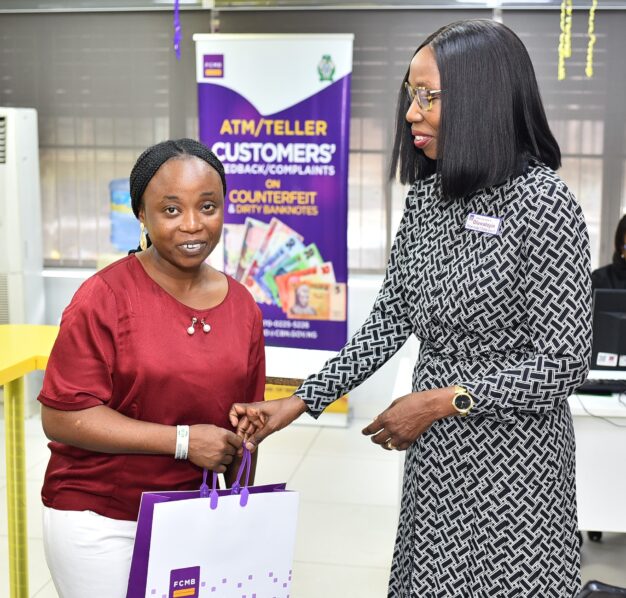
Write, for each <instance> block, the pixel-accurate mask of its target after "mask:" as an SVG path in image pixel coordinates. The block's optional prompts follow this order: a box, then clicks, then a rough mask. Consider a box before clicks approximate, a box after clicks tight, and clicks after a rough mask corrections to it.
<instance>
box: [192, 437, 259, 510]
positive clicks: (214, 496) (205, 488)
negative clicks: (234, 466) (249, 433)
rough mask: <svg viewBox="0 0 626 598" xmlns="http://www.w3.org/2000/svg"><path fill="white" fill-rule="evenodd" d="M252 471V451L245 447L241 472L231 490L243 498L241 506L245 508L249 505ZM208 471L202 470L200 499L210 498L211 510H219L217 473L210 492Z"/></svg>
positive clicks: (240, 466) (231, 492) (240, 502)
mask: <svg viewBox="0 0 626 598" xmlns="http://www.w3.org/2000/svg"><path fill="white" fill-rule="evenodd" d="M251 469H252V455H251V454H250V451H249V450H248V449H247V448H245V447H244V449H243V457H242V459H241V463H240V464H239V470H238V471H237V477H236V478H235V482H234V484H233V485H232V488H231V489H230V494H231V495H234V494H239V496H240V497H241V498H240V499H239V504H240V505H241V506H242V507H245V506H246V505H247V504H248V496H249V494H250V493H249V491H248V486H249V484H250V470H251ZM244 470H245V472H246V478H245V482H244V485H243V487H242V486H241V478H242V476H243V472H244ZM208 473H209V472H208V470H207V469H206V468H205V469H203V470H202V485H201V486H200V497H201V498H210V499H211V502H210V505H211V509H217V501H218V498H219V494H218V491H217V473H215V472H213V483H212V488H211V490H210V491H209V485H208V484H207V476H208Z"/></svg>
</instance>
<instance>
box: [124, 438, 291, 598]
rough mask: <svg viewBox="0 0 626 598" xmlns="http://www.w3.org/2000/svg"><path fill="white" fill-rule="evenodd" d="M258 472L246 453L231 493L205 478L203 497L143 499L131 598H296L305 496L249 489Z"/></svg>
mask: <svg viewBox="0 0 626 598" xmlns="http://www.w3.org/2000/svg"><path fill="white" fill-rule="evenodd" d="M250 466H251V456H250V453H249V452H248V451H247V450H244V456H243V459H242V462H241V466H240V468H239V472H238V474H237V478H236V482H235V483H234V484H233V487H232V488H228V489H225V490H218V489H217V474H215V473H214V474H213V484H212V488H211V489H209V487H208V485H207V483H206V480H207V471H206V470H205V471H204V475H203V482H202V485H201V487H200V489H199V490H194V491H172V492H144V493H143V495H142V497H141V504H140V507H139V517H138V520H137V532H136V536H135V545H134V549H133V558H132V562H131V569H130V576H129V582H128V591H127V594H126V598H145V597H149V598H200V597H206V598H231V597H232V598H235V597H236V598H242V597H243V596H245V597H246V598H262V597H263V596H275V597H276V598H287V597H288V596H289V592H290V586H291V565H292V562H293V552H294V544H295V531H296V523H297V510H298V494H297V493H296V492H291V491H288V490H286V485H285V484H284V483H282V484H270V485H266V486H249V484H248V481H249V476H250ZM244 471H245V474H246V475H245V480H244V482H243V485H242V483H241V481H242V477H243V473H244Z"/></svg>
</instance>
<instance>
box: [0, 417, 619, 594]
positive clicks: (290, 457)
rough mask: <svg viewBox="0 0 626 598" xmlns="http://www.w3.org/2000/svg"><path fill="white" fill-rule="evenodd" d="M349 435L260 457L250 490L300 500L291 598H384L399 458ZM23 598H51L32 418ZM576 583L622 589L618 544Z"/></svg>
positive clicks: (4, 563)
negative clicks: (281, 485) (266, 487)
mask: <svg viewBox="0 0 626 598" xmlns="http://www.w3.org/2000/svg"><path fill="white" fill-rule="evenodd" d="M366 423H367V422H363V421H356V422H353V423H352V424H351V425H350V427H349V428H347V429H338V428H316V427H308V426H293V427H291V428H288V429H286V430H284V431H282V432H280V433H279V434H276V435H274V436H273V437H271V438H269V439H267V440H266V441H265V442H264V443H263V446H262V448H261V451H262V452H261V454H260V459H259V468H258V473H257V481H258V482H259V483H264V482H277V481H285V480H286V481H287V482H288V485H289V487H291V488H293V489H296V490H298V491H299V492H300V495H301V504H300V519H299V525H298V540H297V546H296V554H295V564H294V583H293V593H292V596H294V597H295V598H379V597H381V598H382V597H383V596H386V585H387V576H388V569H389V565H390V558H391V552H392V548H393V541H394V532H395V524H396V518H397V513H398V495H399V487H400V471H399V454H398V453H396V452H393V453H390V452H386V451H383V450H381V449H379V448H377V447H375V446H373V445H372V444H371V443H370V442H369V440H368V439H366V438H364V437H363V436H362V435H361V434H360V430H361V428H362V427H363V425H365V424H366ZM26 435H27V454H26V464H27V485H28V525H29V529H28V535H29V568H30V590H31V596H36V597H37V598H57V594H56V592H55V590H54V586H53V585H52V582H51V581H50V575H49V573H48V569H47V567H46V563H45V560H44V556H43V545H42V539H41V522H40V502H39V488H40V486H41V480H42V478H43V473H44V469H45V465H46V462H47V454H48V450H47V448H46V440H45V437H44V435H43V433H42V431H41V425H40V422H39V421H38V419H37V418H33V419H29V420H27V422H26ZM0 441H1V444H0V598H4V597H8V595H9V589H8V556H7V551H8V548H7V526H6V490H5V479H6V476H5V459H4V425H3V422H0ZM583 579H584V580H588V579H600V580H602V581H605V582H608V583H613V584H616V585H623V586H626V534H623V535H622V534H605V535H604V538H603V541H602V543H591V542H589V541H588V540H585V543H584V546H583Z"/></svg>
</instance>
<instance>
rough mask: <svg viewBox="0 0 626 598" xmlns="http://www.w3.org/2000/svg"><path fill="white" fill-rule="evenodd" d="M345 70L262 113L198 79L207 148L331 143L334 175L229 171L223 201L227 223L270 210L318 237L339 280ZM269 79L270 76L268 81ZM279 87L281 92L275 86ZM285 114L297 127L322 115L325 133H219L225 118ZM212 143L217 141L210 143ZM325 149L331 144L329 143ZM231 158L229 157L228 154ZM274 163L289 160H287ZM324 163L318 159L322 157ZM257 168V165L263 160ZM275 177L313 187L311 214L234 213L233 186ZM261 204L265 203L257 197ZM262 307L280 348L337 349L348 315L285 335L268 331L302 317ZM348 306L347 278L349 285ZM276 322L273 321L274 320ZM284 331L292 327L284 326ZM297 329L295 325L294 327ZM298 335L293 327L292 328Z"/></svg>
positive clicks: (283, 184) (343, 243)
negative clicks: (276, 109) (314, 91)
mask: <svg viewBox="0 0 626 598" xmlns="http://www.w3.org/2000/svg"><path fill="white" fill-rule="evenodd" d="M350 80H351V79H350V75H347V76H346V77H343V78H341V79H339V80H337V81H335V82H334V83H331V84H329V85H328V87H326V88H325V89H323V90H322V91H320V92H319V93H317V94H315V95H313V96H311V97H309V98H306V99H305V100H303V101H302V102H300V103H298V104H295V105H293V106H291V107H289V108H287V109H285V110H283V111H280V112H277V113H275V114H272V115H265V116H264V117H262V116H261V115H260V114H259V112H258V111H257V109H256V108H255V107H254V105H253V104H251V103H250V102H249V101H247V100H246V99H245V98H243V97H242V96H241V95H240V94H238V93H237V92H235V91H233V90H231V89H228V88H226V87H223V86H220V85H215V84H212V83H199V84H198V110H199V121H200V139H201V140H202V142H203V143H205V144H207V145H208V146H209V147H214V146H215V144H216V143H230V144H231V148H232V146H233V145H234V144H236V143H241V142H251V143H260V144H263V143H269V144H284V145H286V144H291V143H293V144H315V145H320V146H321V145H323V144H328V145H329V146H331V147H332V145H334V147H335V151H334V153H333V154H332V159H331V160H330V161H329V162H325V163H324V165H325V166H327V167H328V166H332V167H333V168H334V174H333V175H332V176H330V175H319V174H318V175H300V174H236V173H229V174H227V185H228V192H227V198H226V206H225V217H224V220H225V222H226V223H232V224H243V223H244V222H245V219H246V217H247V216H249V217H252V218H256V219H258V220H262V221H264V222H269V221H270V220H271V218H272V216H275V217H276V218H278V219H279V220H281V221H282V222H284V223H285V224H287V225H288V226H290V227H291V228H293V229H294V230H295V231H297V232H298V233H300V234H301V235H302V236H303V237H304V244H305V245H308V244H309V243H315V244H316V245H317V247H318V249H319V251H320V253H321V255H322V258H323V260H324V261H326V262H332V264H333V268H334V272H335V278H336V281H337V282H338V283H347V278H348V263H347V257H348V249H347V230H348V149H349V147H348V146H349V121H350V114H349V108H350ZM268 84H270V83H268ZM276 93H280V91H279V90H277V91H276ZM262 118H263V119H264V120H265V121H267V120H284V121H288V122H289V123H290V126H291V128H292V130H293V129H295V123H296V121H299V122H300V123H301V124H302V126H304V125H303V123H304V121H310V120H315V121H324V122H326V123H327V130H326V134H325V135H306V136H305V135H272V134H268V133H267V131H266V130H263V127H262V128H261V130H260V134H259V135H257V136H255V135H254V134H241V133H238V134H223V133H221V128H222V124H223V123H224V121H225V120H227V119H242V120H253V121H255V122H259V121H260V120H261V119H262ZM215 149H216V150H217V148H215ZM326 149H328V148H326ZM216 153H218V155H220V157H222V156H224V154H225V151H224V148H223V146H222V147H220V150H219V151H216ZM228 157H229V156H228V155H227V156H225V159H223V160H222V161H223V162H224V164H225V165H226V167H227V172H228V165H230V164H242V163H243V162H239V161H237V160H236V159H234V160H229V159H228ZM232 157H234V156H232ZM245 163H246V164H264V162H262V161H256V162H252V161H249V162H245ZM274 164H290V163H289V162H287V161H283V162H281V163H278V162H275V163H274ZM320 164H321V163H320ZM308 165H310V166H316V165H317V164H316V163H315V162H313V161H310V162H304V163H301V166H302V167H303V168H305V167H306V166H308ZM260 168H262V167H260ZM267 179H272V180H279V181H280V190H281V191H315V192H317V199H316V205H317V206H318V214H317V215H316V216H305V215H295V214H281V213H276V214H268V215H266V214H263V213H261V214H257V213H248V214H245V213H244V214H241V213H240V214H237V213H231V212H232V211H233V209H234V207H235V206H234V204H233V203H232V202H231V201H230V200H229V198H228V193H229V192H230V191H232V190H246V191H250V192H254V191H256V190H259V191H264V190H267V187H266V180H267ZM259 205H262V204H259ZM259 305H260V307H261V310H262V312H263V318H264V329H265V335H266V339H265V340H266V344H267V345H270V346H277V347H296V348H306V349H326V350H338V349H340V348H341V347H342V346H343V345H344V343H345V342H346V338H347V323H346V321H341V322H333V321H324V320H306V322H308V325H309V328H308V330H307V331H306V332H307V333H309V332H311V331H314V333H315V334H316V336H317V338H297V337H295V338H290V337H280V338H277V337H273V336H271V332H269V334H268V331H271V330H277V329H281V326H282V325H286V324H285V323H287V322H294V321H296V322H302V320H290V319H288V318H287V316H286V315H285V313H284V312H283V311H282V310H281V309H280V308H279V307H278V306H275V305H265V304H259ZM346 311H347V285H346ZM276 321H278V324H276ZM287 330H289V328H287ZM294 331H295V328H294ZM294 334H297V332H294Z"/></svg>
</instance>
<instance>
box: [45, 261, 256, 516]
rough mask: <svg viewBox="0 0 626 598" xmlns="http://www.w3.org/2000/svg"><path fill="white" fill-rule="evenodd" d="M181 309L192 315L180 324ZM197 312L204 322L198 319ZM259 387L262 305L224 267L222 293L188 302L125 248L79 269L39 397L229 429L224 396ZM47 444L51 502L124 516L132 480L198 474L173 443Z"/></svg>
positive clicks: (251, 394)
mask: <svg viewBox="0 0 626 598" xmlns="http://www.w3.org/2000/svg"><path fill="white" fill-rule="evenodd" d="M192 317H196V318H197V319H198V324H197V325H196V331H195V334H193V335H192V336H190V335H189V334H187V328H188V327H189V325H190V324H191V319H192ZM203 318H204V320H205V322H206V323H208V324H210V326H211V331H210V332H209V333H204V332H203V331H202V325H201V324H200V321H201V320H202V319H203ZM264 388H265V356H264V343H263V323H262V318H261V312H260V310H259V308H258V306H257V305H256V303H255V302H254V300H253V299H252V296H251V295H250V293H249V292H248V291H247V289H246V288H245V287H244V286H242V285H241V284H239V283H238V282H236V281H234V280H233V279H232V278H228V292H227V294H226V297H225V298H224V300H223V301H222V303H220V304H219V305H217V306H215V307H213V308H211V309H205V310H197V309H192V308H190V307H187V306H185V305H183V304H182V303H180V302H179V301H177V300H176V299H174V297H172V296H171V295H170V294H168V293H167V292H166V291H165V290H163V289H162V288H161V287H160V286H158V285H157V284H156V283H155V282H154V281H153V280H152V279H151V278H150V277H149V276H148V275H147V273H146V272H145V270H144V269H143V267H142V265H141V264H140V263H139V260H138V259H137V258H136V257H135V256H134V255H130V256H128V257H126V258H123V259H121V260H119V261H117V262H115V263H114V264H111V265H110V266H109V267H107V268H105V269H104V270H102V271H100V272H98V273H97V274H95V275H94V276H92V277H91V278H89V279H88V280H87V281H85V283H84V284H83V285H82V286H81V287H80V289H78V291H77V292H76V294H75V295H74V298H73V299H72V302H71V303H70V305H69V306H68V307H67V309H66V310H65V312H64V313H63V318H62V320H61V330H60V332H59V336H58V338H57V340H56V343H55V344H54V348H53V349H52V354H51V355H50V360H49V362H48V367H47V369H46V373H45V377H44V382H43V388H42V390H41V394H40V395H39V400H40V401H41V402H42V403H43V404H44V405H47V406H48V407H52V408H54V409H61V410H65V411H72V410H78V409H86V408H89V407H95V406H97V405H107V406H108V407H110V408H111V409H115V410H116V411H119V412H120V413H123V414H124V415H126V416H128V417H132V418H135V419H138V420H142V421H149V422H157V423H162V424H168V425H176V424H186V425H191V424H199V423H204V424H215V425H217V426H221V427H224V428H228V429H232V428H231V426H230V424H229V421H228V411H229V409H230V406H231V405H232V404H233V403H236V402H252V401H262V400H263V392H264ZM48 446H49V447H50V450H51V452H52V455H51V457H50V463H49V464H48V469H47V471H46V476H45V479H44V485H43V489H42V498H43V502H44V504H45V505H46V506H48V507H52V508H54V509H61V510H91V511H95V512H96V513H100V514H101V515H104V516H106V517H112V518H114V519H127V520H135V519H136V518H137V513H138V510H139V501H140V498H141V493H142V492H150V491H158V490H188V489H196V488H198V487H199V485H200V483H201V477H202V475H201V474H202V472H201V470H200V469H199V468H197V467H196V466H194V465H193V464H191V463H190V462H188V461H177V460H175V459H174V457H173V455H172V456H169V455H134V454H133V455H130V454H124V455H113V454H104V453H96V452H93V451H88V450H83V449H80V448H76V447H72V446H68V445H65V444H61V443H59V442H51V443H50V444H49V445H48ZM172 450H173V447H172Z"/></svg>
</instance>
